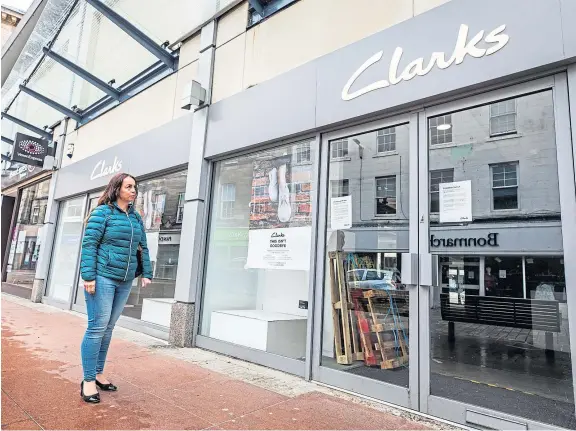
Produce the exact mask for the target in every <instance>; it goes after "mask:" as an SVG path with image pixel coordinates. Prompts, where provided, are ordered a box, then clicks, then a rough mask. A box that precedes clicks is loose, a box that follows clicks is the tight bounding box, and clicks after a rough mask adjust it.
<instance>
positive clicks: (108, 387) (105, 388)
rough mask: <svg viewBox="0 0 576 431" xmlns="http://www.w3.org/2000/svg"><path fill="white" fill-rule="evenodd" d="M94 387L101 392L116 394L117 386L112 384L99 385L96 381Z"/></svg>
mask: <svg viewBox="0 0 576 431" xmlns="http://www.w3.org/2000/svg"><path fill="white" fill-rule="evenodd" d="M96 386H98V387H99V388H100V389H102V390H103V391H108V392H116V391H117V390H118V386H116V385H113V384H112V383H107V384H104V383H100V382H99V381H98V380H96Z"/></svg>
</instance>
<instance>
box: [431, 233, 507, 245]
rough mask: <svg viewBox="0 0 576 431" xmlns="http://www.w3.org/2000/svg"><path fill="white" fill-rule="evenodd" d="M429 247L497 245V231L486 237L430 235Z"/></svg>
mask: <svg viewBox="0 0 576 431" xmlns="http://www.w3.org/2000/svg"><path fill="white" fill-rule="evenodd" d="M430 247H432V248H437V247H442V248H446V247H499V244H498V233H496V232H492V233H489V234H488V235H487V236H486V238H436V237H435V236H434V235H430Z"/></svg>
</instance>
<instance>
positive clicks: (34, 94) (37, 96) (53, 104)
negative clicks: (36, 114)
mask: <svg viewBox="0 0 576 431" xmlns="http://www.w3.org/2000/svg"><path fill="white" fill-rule="evenodd" d="M20 91H22V92H23V93H26V94H28V95H29V96H31V97H33V98H35V99H37V100H39V101H40V102H42V103H45V104H46V105H48V106H50V107H51V108H54V109H55V110H57V111H60V112H61V113H63V114H64V115H66V116H67V117H70V118H72V119H73V120H76V121H77V122H79V123H80V122H81V121H82V115H80V114H78V113H76V112H74V111H73V110H72V109H70V108H67V107H65V106H63V105H61V104H59V103H57V102H55V101H54V100H52V99H50V98H48V97H46V96H44V95H42V94H40V93H38V92H36V91H34V90H32V89H31V88H28V87H26V86H25V85H20Z"/></svg>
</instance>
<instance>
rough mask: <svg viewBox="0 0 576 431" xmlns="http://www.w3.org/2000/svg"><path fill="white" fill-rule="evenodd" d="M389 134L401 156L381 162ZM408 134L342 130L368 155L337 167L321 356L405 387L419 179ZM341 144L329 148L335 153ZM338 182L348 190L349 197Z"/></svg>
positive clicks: (403, 129) (332, 177) (332, 172)
mask: <svg viewBox="0 0 576 431" xmlns="http://www.w3.org/2000/svg"><path fill="white" fill-rule="evenodd" d="M382 131H389V132H390V133H392V131H394V141H393V142H394V151H393V152H391V153H389V154H387V155H386V157H377V156H378V155H379V153H380V152H381V149H382V148H381V147H380V148H378V145H375V143H377V142H378V140H379V139H380V140H382V139H381V138H380V137H382V136H383V135H384V133H383V132H382ZM408 132H409V127H408V125H407V124H391V125H386V126H385V127H380V128H379V129H377V130H373V131H368V132H365V133H361V134H357V135H354V136H350V134H349V133H347V131H346V130H343V131H342V134H343V135H344V136H350V137H349V138H348V140H350V141H351V142H354V143H355V144H357V145H358V147H359V148H362V149H363V151H359V152H356V151H354V152H353V153H352V154H350V161H348V162H346V163H330V164H329V170H328V179H329V181H330V188H331V191H330V193H328V202H327V205H328V206H327V220H326V236H325V237H326V244H325V252H326V255H325V262H326V263H325V269H326V270H325V274H324V286H323V288H324V291H323V298H324V300H323V322H322V351H321V365H322V367H327V368H331V369H334V370H338V371H341V372H346V373H350V374H353V375H356V376H360V378H364V379H373V380H376V381H383V382H388V383H390V384H394V385H399V386H402V387H405V388H406V387H408V385H409V377H408V376H409V366H410V358H409V356H410V351H409V345H410V339H409V338H410V333H409V326H410V316H409V314H410V313H409V311H410V304H409V296H410V294H409V291H408V289H407V287H406V286H405V285H404V284H403V282H402V259H401V253H403V252H406V251H408V248H409V224H408V217H407V214H409V202H408V190H409V189H410V174H413V175H414V174H415V173H414V172H410V171H409V167H410V164H409V155H410V154H409V152H410V151H409V133H408ZM340 142H341V139H335V140H332V141H330V142H329V145H330V148H329V150H330V151H331V153H333V152H334V151H335V148H338V147H339V145H340ZM390 142H392V141H390ZM388 148H390V147H388ZM338 184H346V197H343V196H341V194H340V193H338V191H339V190H338V189H339V187H338ZM402 192H404V194H402ZM382 216H384V217H382ZM340 274H343V275H344V276H343V277H342V276H340ZM376 328H381V329H376Z"/></svg>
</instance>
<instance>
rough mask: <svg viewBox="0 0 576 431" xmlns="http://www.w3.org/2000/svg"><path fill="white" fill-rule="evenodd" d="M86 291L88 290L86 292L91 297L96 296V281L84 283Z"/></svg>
mask: <svg viewBox="0 0 576 431" xmlns="http://www.w3.org/2000/svg"><path fill="white" fill-rule="evenodd" d="M84 289H86V292H88V293H89V294H90V295H94V293H96V280H92V281H84Z"/></svg>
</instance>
